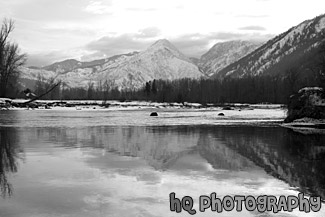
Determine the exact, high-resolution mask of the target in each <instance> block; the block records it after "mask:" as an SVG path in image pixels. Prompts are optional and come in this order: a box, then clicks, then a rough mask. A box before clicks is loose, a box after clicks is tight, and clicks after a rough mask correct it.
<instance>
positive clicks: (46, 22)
mask: <svg viewBox="0 0 325 217" xmlns="http://www.w3.org/2000/svg"><path fill="white" fill-rule="evenodd" d="M324 9H325V1H324V0H0V18H4V17H7V18H12V19H13V20H15V27H16V28H15V31H14V33H13V34H12V40H13V41H15V42H17V43H19V45H20V48H21V50H22V52H26V53H27V54H28V57H29V61H28V65H36V66H42V65H47V64H50V63H53V62H54V61H60V60H64V59H67V58H75V59H78V60H83V61H85V60H92V59H99V58H104V57H109V56H112V55H116V54H121V53H128V52H132V51H140V50H144V49H146V47H148V46H149V45H150V44H152V43H153V42H154V41H156V40H158V39H161V38H166V39H168V40H169V41H171V42H172V43H173V44H174V45H175V46H176V47H177V48H178V49H179V50H180V51H181V52H183V53H184V54H186V55H188V56H194V57H199V56H200V55H202V54H203V53H204V52H206V51H207V50H208V49H209V48H210V47H211V46H212V45H213V44H215V43H217V42H222V41H228V40H237V39H241V40H258V41H261V40H268V39H270V38H272V37H273V36H275V35H278V34H280V33H282V32H284V31H286V30H288V29H289V28H290V27H292V26H295V25H297V24H299V23H301V22H303V21H304V20H306V19H312V18H314V17H315V16H318V15H320V14H323V13H325V10H324Z"/></svg>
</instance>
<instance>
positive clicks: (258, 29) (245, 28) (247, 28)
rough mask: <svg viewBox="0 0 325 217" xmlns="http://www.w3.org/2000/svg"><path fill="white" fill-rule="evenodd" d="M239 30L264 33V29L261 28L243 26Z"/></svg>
mask: <svg viewBox="0 0 325 217" xmlns="http://www.w3.org/2000/svg"><path fill="white" fill-rule="evenodd" d="M239 30H252V31H265V30H266V29H265V28H264V27H263V26H244V27H241V28H239Z"/></svg>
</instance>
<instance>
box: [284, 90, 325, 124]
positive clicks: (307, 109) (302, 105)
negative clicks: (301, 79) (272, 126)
mask: <svg viewBox="0 0 325 217" xmlns="http://www.w3.org/2000/svg"><path fill="white" fill-rule="evenodd" d="M301 118H313V119H324V118H325V97H324V90H323V89H322V88H320V87H305V88H302V89H300V90H299V91H298V93H296V94H294V95H292V96H290V100H289V104H288V116H287V118H286V119H285V120H284V122H286V123H289V122H292V121H294V120H296V119H301Z"/></svg>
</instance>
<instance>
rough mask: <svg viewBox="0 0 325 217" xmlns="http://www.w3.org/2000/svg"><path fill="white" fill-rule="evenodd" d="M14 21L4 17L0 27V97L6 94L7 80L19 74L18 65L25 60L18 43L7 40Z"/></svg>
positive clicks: (12, 79) (13, 79)
mask: <svg viewBox="0 0 325 217" xmlns="http://www.w3.org/2000/svg"><path fill="white" fill-rule="evenodd" d="M13 30H14V21H13V20H8V19H4V20H3V23H2V26H1V29H0V97H4V96H6V91H7V87H8V84H9V82H11V81H12V82H14V81H15V80H16V79H17V78H18V76H19V67H20V66H22V65H24V64H25V62H26V54H19V48H18V45H17V44H15V43H12V42H10V41H9V35H10V34H11V33H12V31H13Z"/></svg>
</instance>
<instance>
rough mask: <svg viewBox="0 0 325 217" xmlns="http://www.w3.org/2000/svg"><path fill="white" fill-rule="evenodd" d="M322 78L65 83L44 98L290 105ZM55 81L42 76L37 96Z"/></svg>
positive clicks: (291, 74) (290, 73)
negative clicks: (122, 85)
mask: <svg viewBox="0 0 325 217" xmlns="http://www.w3.org/2000/svg"><path fill="white" fill-rule="evenodd" d="M320 81H322V80H320V79H319V76H317V75H313V76H311V75H310V73H309V74H303V73H300V72H299V71H298V70H296V69H294V68H291V69H289V70H287V71H286V73H285V75H284V76H283V75H281V76H280V75H279V76H254V77H244V78H225V79H223V80H217V79H204V78H202V79H199V80H196V79H190V78H184V79H178V80H153V81H148V82H146V83H144V84H143V87H142V88H141V89H138V90H130V89H126V90H119V89H118V88H117V87H111V86H110V85H109V82H107V81H106V82H104V83H101V82H99V83H97V84H94V83H89V84H88V87H87V88H69V87H67V86H66V85H65V84H64V82H62V83H61V84H60V85H59V86H58V87H57V88H55V89H54V90H53V91H52V92H50V93H49V94H48V95H46V96H44V97H43V98H42V99H50V100H103V101H106V100H120V101H125V100H147V101H156V102H179V103H184V102H195V103H201V104H203V105H205V104H208V103H214V104H222V103H281V104H282V103H286V102H287V101H288V98H289V96H290V95H291V94H293V93H295V92H296V91H298V90H299V89H300V88H303V87H306V86H321V85H322V84H323V83H321V82H320ZM51 85H52V82H46V81H44V80H43V79H42V78H41V77H40V78H39V80H38V81H37V82H36V84H35V88H34V90H32V91H34V93H35V94H36V95H40V94H41V93H43V92H45V91H46V90H47V89H48V88H50V87H51Z"/></svg>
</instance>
